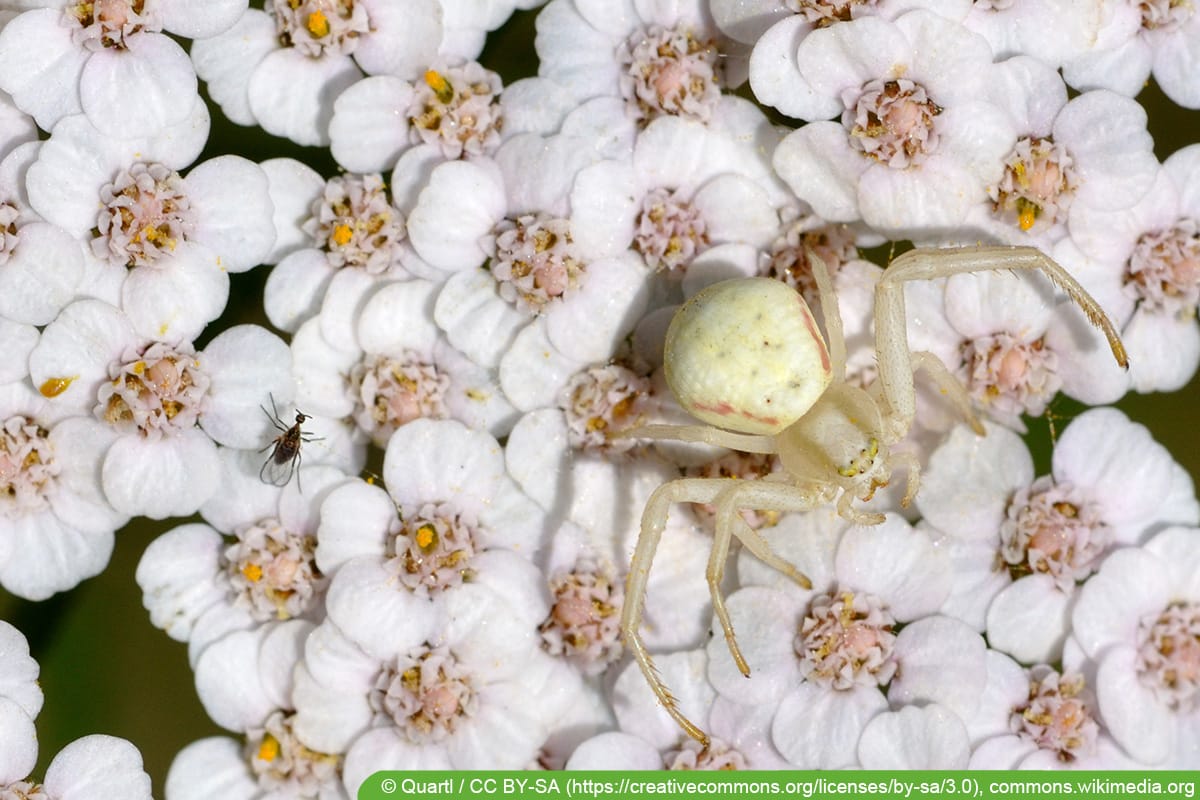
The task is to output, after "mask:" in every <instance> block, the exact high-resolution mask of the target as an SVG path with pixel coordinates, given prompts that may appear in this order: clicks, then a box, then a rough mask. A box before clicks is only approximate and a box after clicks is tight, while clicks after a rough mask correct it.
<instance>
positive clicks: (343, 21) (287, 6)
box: [264, 0, 371, 58]
mask: <svg viewBox="0 0 1200 800" xmlns="http://www.w3.org/2000/svg"><path fill="white" fill-rule="evenodd" d="M264 10H265V11H266V12H267V13H268V14H269V15H271V16H272V17H274V18H275V30H276V33H277V35H278V36H279V42H280V44H282V45H283V46H284V47H294V48H296V49H297V50H298V51H300V52H301V53H303V54H304V55H306V56H308V57H309V58H320V57H321V56H325V55H330V56H336V55H350V54H351V53H353V52H354V51H355V49H357V47H358V37H360V36H362V35H364V34H367V33H370V32H371V20H370V19H369V18H368V16H367V9H366V7H365V6H363V5H362V4H360V3H357V2H355V0H268V2H267V3H266V5H265V6H264Z"/></svg>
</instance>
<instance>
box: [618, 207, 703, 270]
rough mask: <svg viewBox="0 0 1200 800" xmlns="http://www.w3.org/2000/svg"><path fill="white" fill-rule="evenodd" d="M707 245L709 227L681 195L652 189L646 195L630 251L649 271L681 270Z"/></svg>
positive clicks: (698, 212)
mask: <svg viewBox="0 0 1200 800" xmlns="http://www.w3.org/2000/svg"><path fill="white" fill-rule="evenodd" d="M708 246H709V240H708V225H707V223H706V222H705V221H704V217H702V216H701V215H700V210H699V209H697V208H696V207H695V206H693V205H692V204H691V202H690V201H688V200H686V199H684V197H683V194H682V192H680V191H674V192H672V191H669V190H667V189H654V190H652V191H650V192H648V193H647V194H646V197H645V199H644V200H642V211H641V213H640V214H638V217H637V230H636V231H635V232H634V236H633V249H634V250H636V251H638V252H639V253H641V254H642V256H643V257H644V258H645V259H646V263H647V264H649V265H650V267H651V268H653V269H659V270H680V271H682V270H683V269H684V268H685V267H687V265H688V264H690V263H691V262H692V259H693V258H695V257H696V256H698V255H699V254H700V253H702V252H704V251H705V250H707V249H708Z"/></svg>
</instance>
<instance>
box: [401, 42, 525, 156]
mask: <svg viewBox="0 0 1200 800" xmlns="http://www.w3.org/2000/svg"><path fill="white" fill-rule="evenodd" d="M503 89H504V84H503V82H502V81H501V80H500V76H499V75H497V74H496V73H494V72H492V71H491V70H488V69H484V68H483V66H481V65H480V64H479V63H477V62H475V61H470V62H468V63H466V64H464V65H463V66H461V67H443V68H441V69H430V70H427V71H426V72H425V79H424V80H423V81H417V82H415V83H414V84H413V99H412V102H411V104H410V105H409V110H408V119H409V123H410V125H411V127H410V128H409V136H410V140H411V141H412V143H413V144H422V143H424V144H432V145H436V146H437V147H439V148H440V149H441V151H442V155H443V156H444V157H445V158H448V159H455V158H462V156H463V155H464V154H465V155H469V156H480V155H484V156H488V155H491V154H492V153H494V152H496V150H497V148H499V147H500V129H501V127H502V126H503V124H504V112H503V111H502V110H501V108H500V102H499V99H500V92H501V91H502V90H503Z"/></svg>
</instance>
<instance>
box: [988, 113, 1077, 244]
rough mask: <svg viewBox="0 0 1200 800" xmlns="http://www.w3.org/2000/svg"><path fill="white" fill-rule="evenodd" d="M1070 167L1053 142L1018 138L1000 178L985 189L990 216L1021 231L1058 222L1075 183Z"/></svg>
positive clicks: (1068, 159)
mask: <svg viewBox="0 0 1200 800" xmlns="http://www.w3.org/2000/svg"><path fill="white" fill-rule="evenodd" d="M1072 165H1073V162H1072V160H1071V156H1070V155H1069V154H1068V153H1067V151H1066V148H1064V147H1063V146H1062V145H1060V144H1056V143H1055V142H1054V140H1053V139H1051V138H1049V137H1047V138H1044V139H1042V138H1037V137H1032V138H1031V137H1029V136H1026V137H1024V138H1022V139H1021V140H1020V141H1018V142H1017V144H1016V147H1014V148H1013V152H1012V153H1011V154H1010V155H1009V157H1008V161H1007V163H1006V164H1005V169H1004V177H1003V178H1001V179H1000V183H999V184H997V185H995V186H992V187H990V188H989V189H988V194H989V195H990V196H991V199H992V214H994V215H995V216H996V217H998V218H999V219H1002V220H1004V221H1005V222H1007V223H1009V224H1010V225H1015V226H1017V227H1018V228H1020V229H1021V230H1023V231H1031V230H1034V229H1035V228H1037V229H1038V230H1045V229H1047V228H1049V227H1050V226H1052V225H1054V224H1055V223H1056V222H1061V221H1062V220H1063V217H1064V216H1065V215H1066V212H1067V209H1069V208H1070V207H1071V200H1072V198H1073V197H1074V195H1075V187H1076V185H1077V184H1078V178H1077V176H1076V175H1075V170H1074V169H1073V166H1072Z"/></svg>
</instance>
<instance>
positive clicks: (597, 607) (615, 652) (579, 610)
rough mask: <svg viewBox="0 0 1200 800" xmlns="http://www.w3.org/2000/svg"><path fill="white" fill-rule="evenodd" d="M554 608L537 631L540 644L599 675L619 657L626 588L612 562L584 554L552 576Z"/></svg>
mask: <svg viewBox="0 0 1200 800" xmlns="http://www.w3.org/2000/svg"><path fill="white" fill-rule="evenodd" d="M550 593H551V595H553V597H554V606H553V607H552V608H551V609H550V616H549V617H547V618H546V620H545V621H544V622H542V624H541V626H540V627H539V628H538V630H539V631H540V632H541V634H542V647H543V648H545V650H546V652H548V653H550V655H552V656H562V657H563V658H565V659H567V660H568V661H570V662H571V663H573V664H575V665H576V666H578V667H579V668H580V670H582V671H583V672H584V674H587V675H598V674H600V673H601V672H603V671H604V669H605V668H606V667H607V666H608V665H609V664H611V663H612V662H614V661H616V660H617V659H618V658H620V657H621V652H622V646H621V637H620V630H619V622H620V618H621V606H622V604H623V603H624V599H625V589H624V587H623V586H622V584H621V582H620V581H618V580H617V578H616V575H615V574H614V572H613V570H612V568H611V566H610V565H605V566H604V567H602V566H601V565H600V564H599V563H598V562H597V561H596V560H595V559H593V558H586V557H585V558H582V559H580V560H579V561H578V562H577V563H576V564H575V566H574V567H572V569H571V570H570V571H569V572H568V571H566V570H562V571H559V572H558V573H557V574H556V575H554V576H553V577H551V579H550Z"/></svg>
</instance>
